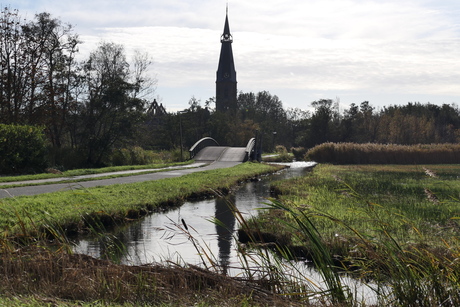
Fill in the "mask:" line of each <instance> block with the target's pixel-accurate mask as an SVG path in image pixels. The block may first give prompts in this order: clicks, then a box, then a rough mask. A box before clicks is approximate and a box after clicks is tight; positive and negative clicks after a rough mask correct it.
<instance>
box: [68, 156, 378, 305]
mask: <svg viewBox="0 0 460 307" xmlns="http://www.w3.org/2000/svg"><path fill="white" fill-rule="evenodd" d="M309 166H311V164H306V163H305V162H297V163H293V164H290V168H289V169H287V170H285V171H283V172H280V173H278V174H273V175H270V176H267V177H265V178H263V179H262V180H261V181H258V182H249V183H247V184H245V185H243V186H242V187H241V188H240V189H238V190H237V191H236V192H235V193H234V194H231V195H228V196H227V197H225V198H216V199H211V200H203V201H198V202H186V203H184V204H183V205H182V206H181V207H179V208H176V209H173V210H170V211H168V212H164V213H155V214H152V215H150V216H147V217H145V218H144V219H142V220H141V221H139V222H136V223H133V224H130V225H128V226H125V227H122V228H118V229H117V230H115V231H113V232H112V233H111V234H104V235H103V236H101V237H99V238H93V239H85V240H80V241H79V242H78V244H77V246H76V247H75V249H74V250H75V252H77V253H83V254H87V255H91V256H93V257H98V258H109V259H111V260H112V261H115V262H118V263H123V264H130V265H141V264H149V263H155V262H162V261H165V260H168V261H172V262H176V263H181V264H183V263H189V264H194V265H201V264H202V260H201V257H202V256H203V253H206V254H207V255H208V256H209V257H210V258H211V259H213V260H214V261H215V262H216V263H217V264H219V265H220V268H221V269H222V271H223V273H226V274H228V275H236V274H238V273H240V272H241V270H239V269H236V268H238V267H240V266H241V264H240V262H239V260H238V255H237V251H236V248H235V247H234V246H233V245H234V243H235V242H234V237H235V231H236V230H237V229H238V227H239V225H237V221H236V218H235V216H234V215H233V212H232V207H231V206H233V205H235V207H236V209H237V210H238V212H240V213H241V214H242V215H243V217H244V218H245V219H248V218H250V217H251V216H254V215H256V214H257V210H256V209H258V208H261V207H265V206H266V205H265V204H264V203H265V202H266V201H267V200H266V198H268V197H269V195H270V191H269V187H270V182H273V181H275V180H281V179H286V178H292V177H297V176H302V175H303V174H305V173H306V172H308V171H309V168H308V167H309ZM229 205H230V206H229ZM182 219H183V220H184V221H185V222H186V223H187V225H188V229H189V231H190V235H192V236H193V238H195V239H196V242H198V243H199V246H200V247H201V248H203V250H197V249H196V248H195V246H194V244H192V242H191V240H190V237H189V235H188V234H187V233H186V232H184V231H183V230H182V229H183V227H182V222H181V221H182ZM210 220H214V221H216V220H218V221H220V223H218V222H216V223H211V222H210ZM287 267H289V266H287ZM291 268H292V267H291ZM297 270H299V271H304V272H303V274H305V275H304V276H308V279H309V280H312V281H315V282H316V284H317V285H318V286H319V287H320V288H322V287H323V283H322V282H321V280H322V277H321V276H320V274H319V273H318V272H317V271H316V270H314V268H312V267H310V266H303V265H302V264H300V265H299V266H298V267H297V268H296V271H297ZM286 274H289V272H288V271H286ZM342 281H343V283H344V284H348V285H349V286H350V287H351V289H354V291H355V294H356V296H357V297H358V298H359V297H360V298H362V299H364V300H365V301H366V302H368V303H370V302H374V301H375V300H376V297H375V295H373V291H371V290H369V289H368V287H366V286H364V285H360V284H356V282H355V281H353V280H351V279H349V278H344V279H343V280H342ZM324 287H326V285H324ZM360 292H361V293H360Z"/></svg>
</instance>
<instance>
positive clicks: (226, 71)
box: [216, 6, 237, 111]
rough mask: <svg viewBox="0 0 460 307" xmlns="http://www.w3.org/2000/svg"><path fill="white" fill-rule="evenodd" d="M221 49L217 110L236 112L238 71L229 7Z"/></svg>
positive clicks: (217, 84) (217, 82) (217, 83)
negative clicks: (234, 57) (229, 20)
mask: <svg viewBox="0 0 460 307" xmlns="http://www.w3.org/2000/svg"><path fill="white" fill-rule="evenodd" d="M220 42H221V48H220V57H219V66H218V68H217V78H216V110H217V111H225V110H230V109H234V110H236V95H237V89H236V84H237V82H236V71H235V63H234V61H233V51H232V42H233V37H232V34H231V33H230V26H229V23H228V6H227V10H226V14H225V24H224V33H223V34H222V36H221V38H220Z"/></svg>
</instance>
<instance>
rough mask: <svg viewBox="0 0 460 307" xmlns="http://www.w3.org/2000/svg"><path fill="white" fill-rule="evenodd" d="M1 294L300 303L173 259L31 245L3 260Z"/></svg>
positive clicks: (76, 298)
mask: <svg viewBox="0 0 460 307" xmlns="http://www.w3.org/2000/svg"><path fill="white" fill-rule="evenodd" d="M0 263H1V265H0V267H1V281H0V293H1V295H2V296H8V297H19V296H34V297H47V298H53V299H55V300H64V301H73V302H77V301H78V302H86V303H89V302H96V301H98V302H105V303H110V304H114V303H116V304H126V303H128V304H133V305H136V306H138V305H144V304H145V305H149V306H151V305H162V304H163V305H165V304H171V305H174V306H191V305H194V304H204V305H210V306H217V305H218V306H241V305H247V306H268V305H270V306H273V305H276V306H295V305H296V304H295V302H293V301H287V300H286V299H285V298H282V297H279V296H276V295H275V294H272V293H270V292H269V291H268V290H266V289H264V288H263V285H262V284H258V283H257V282H255V281H251V282H249V281H247V280H242V279H237V278H231V277H227V276H222V275H219V274H216V273H212V272H210V271H207V270H204V269H201V268H198V267H195V266H188V267H179V266H177V265H174V264H170V265H168V266H166V265H146V266H126V265H118V264H114V263H112V262H110V261H106V260H98V259H95V258H92V257H90V256H86V255H78V254H77V255H75V254H70V253H67V252H64V251H57V252H56V251H54V252H53V251H50V250H48V249H43V248H36V247H28V248H23V249H19V250H16V251H14V252H5V253H3V254H2V256H1V259H0Z"/></svg>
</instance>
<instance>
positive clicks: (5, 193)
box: [0, 162, 241, 198]
mask: <svg viewBox="0 0 460 307" xmlns="http://www.w3.org/2000/svg"><path fill="white" fill-rule="evenodd" d="M240 163H241V162H213V163H210V164H206V163H203V162H197V163H194V164H190V165H186V166H185V167H188V168H176V169H173V170H170V171H162V172H156V173H150V174H140V175H133V176H126V177H118V178H110V179H100V180H92V181H82V182H74V183H54V184H46V185H34V186H25V187H17V188H9V189H1V187H0V198H5V197H15V196H23V195H26V196H31V195H37V194H44V193H51V192H58V191H65V190H71V189H81V188H92V187H97V186H106V185H112V184H124V183H134V182H142V181H150V180H158V179H164V178H172V177H179V176H182V175H186V174H190V173H195V172H202V171H206V170H211V169H217V168H227V167H232V166H235V165H237V164H240ZM145 171H152V170H132V171H122V172H114V173H105V174H97V175H86V176H79V177H78V178H79V179H84V178H82V177H85V178H91V177H92V178H94V177H101V176H108V175H114V174H127V173H133V174H134V173H139V172H145ZM69 179H70V180H75V179H77V178H76V177H72V178H68V177H66V178H53V179H51V180H53V181H59V180H60V181H62V180H69ZM49 180H50V179H44V180H39V181H38V180H35V181H32V182H30V181H27V182H14V183H8V184H21V183H28V184H30V183H37V182H40V183H46V182H49Z"/></svg>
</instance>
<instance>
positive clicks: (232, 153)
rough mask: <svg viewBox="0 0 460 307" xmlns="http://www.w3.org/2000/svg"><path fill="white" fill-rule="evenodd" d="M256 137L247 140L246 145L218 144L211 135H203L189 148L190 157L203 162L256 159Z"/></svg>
mask: <svg viewBox="0 0 460 307" xmlns="http://www.w3.org/2000/svg"><path fill="white" fill-rule="evenodd" d="M256 145H257V144H256V139H255V138H252V139H250V140H249V141H248V143H247V145H246V147H229V146H220V145H219V143H217V141H216V140H214V139H213V138H211V137H205V138H202V139H201V140H199V141H198V142H196V143H195V144H194V145H193V146H192V147H191V148H190V159H194V160H195V161H203V162H214V161H215V162H246V161H249V160H256V159H257V157H258V155H257V154H256V152H257V150H256Z"/></svg>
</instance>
